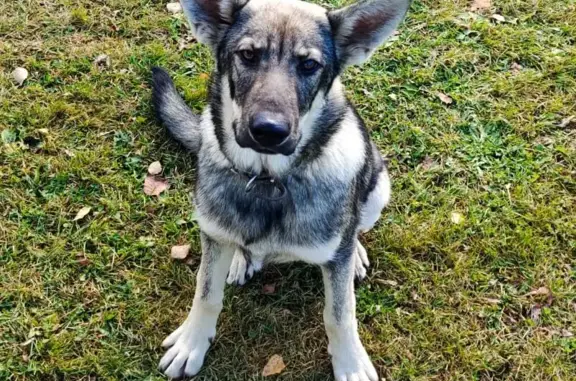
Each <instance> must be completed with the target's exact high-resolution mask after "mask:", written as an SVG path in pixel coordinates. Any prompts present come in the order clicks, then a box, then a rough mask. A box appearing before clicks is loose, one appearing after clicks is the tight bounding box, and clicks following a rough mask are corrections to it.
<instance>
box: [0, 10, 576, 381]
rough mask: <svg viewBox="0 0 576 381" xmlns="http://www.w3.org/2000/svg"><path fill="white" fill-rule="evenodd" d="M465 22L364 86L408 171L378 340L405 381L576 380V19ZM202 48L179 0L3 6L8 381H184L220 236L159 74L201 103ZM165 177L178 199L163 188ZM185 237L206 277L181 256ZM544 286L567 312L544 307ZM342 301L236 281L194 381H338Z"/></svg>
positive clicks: (536, 16) (414, 48)
mask: <svg viewBox="0 0 576 381" xmlns="http://www.w3.org/2000/svg"><path fill="white" fill-rule="evenodd" d="M331 3H332V5H335V4H336V3H338V2H337V1H332V2H331ZM340 3H341V2H340ZM468 7H469V4H468V3H467V2H466V1H463V0H439V1H432V0H419V1H416V2H415V3H414V4H413V5H412V8H411V12H410V14H409V17H408V19H407V21H406V22H405V23H404V24H403V26H402V27H401V29H400V34H399V35H397V36H395V37H394V38H393V40H392V41H391V42H389V43H387V45H386V46H385V47H384V48H383V49H381V50H380V51H379V52H378V53H377V54H376V56H375V57H374V59H373V60H372V61H371V62H370V63H369V64H368V65H366V66H364V67H362V68H351V69H349V70H348V71H347V72H346V74H345V76H344V80H345V83H346V85H347V89H348V92H349V95H350V97H351V98H352V100H353V101H354V102H355V103H356V105H357V106H358V109H359V111H360V113H361V114H362V116H363V117H364V118H365V119H366V121H367V124H368V126H369V127H370V129H371V133H372V136H373V138H374V139H375V141H377V142H378V145H379V146H380V147H381V149H382V151H383V152H384V153H386V154H387V155H388V156H389V158H390V160H391V167H390V171H391V173H392V175H393V178H394V200H393V204H392V205H391V207H390V208H389V209H388V210H387V212H386V213H385V215H384V216H383V218H382V221H381V223H380V224H379V225H378V228H377V229H376V230H374V231H373V232H371V233H370V234H368V235H367V236H365V237H364V240H365V243H366V246H367V248H368V249H369V254H370V257H371V261H372V264H373V266H372V269H371V272H370V276H369V278H368V279H367V280H366V281H365V282H364V283H363V284H362V285H361V286H360V287H359V288H358V291H357V295H358V316H359V322H360V327H361V335H362V337H363V340H364V343H365V345H366V347H367V349H368V352H369V353H370V354H371V356H372V358H373V360H374V362H375V364H376V366H377V368H378V369H379V372H380V374H381V377H385V379H386V380H438V381H440V380H483V381H484V380H485V381H488V380H530V381H533V380H576V338H575V337H574V336H571V334H572V333H576V144H575V141H576V119H575V120H574V121H572V122H570V123H567V122H566V120H567V119H566V118H568V117H570V116H573V115H576V48H575V42H576V3H575V2H574V0H552V1H541V0H534V1H530V2H527V1H519V0H495V1H494V4H493V5H492V8H491V10H490V11H486V12H485V13H482V12H480V14H479V16H475V15H474V14H472V13H469V12H468ZM493 13H498V14H501V15H502V16H504V17H505V20H506V21H505V22H499V21H497V20H495V19H492V18H490V15H491V14H493ZM186 33H187V29H186V25H185V21H184V20H183V18H182V17H177V16H171V15H170V14H168V12H166V10H165V3H164V2H153V1H149V0H110V1H106V2H100V1H88V0H79V1H71V0H45V1H42V2H37V1H26V0H14V1H10V2H2V3H0V36H2V37H1V38H0V132H1V137H2V140H1V141H0V290H1V291H0V379H2V380H50V379H54V380H56V379H58V380H61V379H67V380H73V379H78V380H94V379H100V380H120V379H122V380H132V379H134V380H142V379H146V380H161V379H163V377H162V376H161V374H160V373H159V372H158V371H157V370H156V364H157V362H158V360H159V358H160V357H161V354H162V350H161V349H160V342H161V340H162V339H163V338H164V337H165V336H166V335H167V334H168V333H170V332H171V331H172V330H173V329H174V328H176V327H177V325H178V324H179V322H180V321H182V319H183V318H184V317H185V316H186V314H187V310H188V308H189V305H190V303H191V301H192V296H193V292H194V272H195V268H196V267H197V265H198V260H199V255H197V253H198V252H199V242H198V241H199V239H198V229H197V227H196V225H195V222H194V215H193V210H192V209H191V208H190V203H189V192H190V190H191V186H192V184H193V178H194V170H193V165H192V164H193V163H192V161H191V159H190V158H189V157H188V156H187V155H186V154H185V153H184V152H182V151H181V150H180V149H179V148H178V147H176V146H175V145H174V144H173V143H171V142H170V141H169V139H168V138H167V136H166V135H165V134H164V132H162V130H161V128H160V127H159V126H158V125H157V124H156V123H155V122H154V118H153V116H152V112H151V109H150V89H149V85H148V81H149V78H150V67H151V66H152V65H161V66H164V67H166V68H167V69H168V70H169V71H171V73H172V74H173V75H174V77H175V79H176V82H177V84H178V86H179V88H180V89H181V90H182V91H183V93H184V95H185V97H186V99H187V100H188V102H189V103H190V104H191V105H192V106H193V108H194V109H195V110H198V111H199V110H201V108H202V106H203V105H204V104H205V100H206V90H205V87H206V83H207V73H209V72H210V68H211V67H212V61H211V58H210V55H209V51H208V49H207V48H205V47H202V46H199V45H197V44H193V43H190V44H183V43H182V42H183V41H184V39H185V37H186ZM102 53H105V54H108V55H109V56H110V59H111V67H109V68H105V69H104V70H101V69H99V68H96V67H95V66H94V65H93V63H92V61H93V60H94V59H95V58H96V57H97V56H98V55H99V54H102ZM518 65H520V66H521V68H519V67H518ZM17 66H24V67H26V68H27V69H28V70H29V71H30V73H31V75H30V77H29V78H28V80H27V81H26V82H25V84H24V86H22V87H16V86H14V85H13V83H12V82H11V79H10V73H11V71H12V70H13V69H14V68H15V67H17ZM438 92H442V93H444V94H447V95H449V96H450V97H451V98H452V99H453V103H452V104H449V105H448V104H444V103H442V102H441V101H440V99H439V98H438V96H437V93H438ZM563 120H564V121H565V123H562V121H563ZM155 160H160V161H161V162H162V163H163V165H164V167H165V174H166V176H167V178H168V179H169V181H170V183H171V188H170V190H169V191H168V192H166V193H164V194H163V195H162V196H161V197H159V198H155V197H148V196H146V195H144V193H143V192H142V185H143V179H144V176H145V171H146V167H147V165H148V164H149V163H151V162H152V161H155ZM84 206H89V207H91V208H92V211H91V213H90V214H89V215H88V216H87V217H86V218H84V219H83V220H80V221H77V222H74V221H72V220H73V218H74V216H75V215H76V213H77V211H78V210H79V209H80V208H82V207H84ZM454 213H459V214H454ZM454 216H456V217H460V216H461V221H460V223H454V222H452V219H453V217H454ZM180 243H190V244H192V250H193V253H194V255H193V256H192V259H191V260H190V263H189V264H190V266H186V265H185V264H182V263H177V262H174V261H173V260H171V259H170V257H169V255H168V253H169V250H170V247H171V246H172V245H176V244H180ZM270 283H274V284H275V285H276V292H275V293H274V294H272V295H265V294H263V293H262V291H261V290H262V286H263V285H264V284H270ZM540 287H547V288H548V289H549V290H550V292H551V294H552V295H553V296H550V295H540V296H539V295H527V294H528V293H529V292H531V291H533V290H536V289H538V288H540ZM322 299H323V298H322V282H321V276H320V274H319V271H318V270H317V269H315V268H312V267H308V266H304V265H298V264H297V265H291V266H280V267H270V268H267V269H266V270H265V271H264V273H263V274H261V275H259V276H258V277H257V278H256V279H254V280H252V281H251V282H250V283H249V285H247V286H246V287H244V288H229V289H228V290H227V294H226V300H225V309H224V312H223V314H222V317H221V320H220V324H219V336H218V337H217V340H216V343H215V346H214V347H213V349H212V350H211V351H210V353H209V356H208V359H207V362H206V364H205V367H204V370H203V371H202V373H201V374H200V375H199V376H198V377H197V379H199V380H217V379H218V380H258V379H260V376H259V373H260V371H261V369H262V367H263V366H264V364H265V363H266V361H267V359H268V358H269V357H270V356H271V355H272V354H275V353H278V354H281V355H282V356H283V357H284V360H285V362H286V364H287V368H286V370H285V372H284V373H283V374H282V375H281V376H279V377H277V378H278V379H282V380H329V379H331V368H330V362H329V358H328V355H327V353H326V339H325V334H324V331H323V327H322V319H321V311H322Z"/></svg>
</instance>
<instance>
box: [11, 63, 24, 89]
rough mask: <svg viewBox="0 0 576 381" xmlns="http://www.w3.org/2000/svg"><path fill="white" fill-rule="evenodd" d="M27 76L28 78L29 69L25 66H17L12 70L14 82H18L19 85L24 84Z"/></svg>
mask: <svg viewBox="0 0 576 381" xmlns="http://www.w3.org/2000/svg"><path fill="white" fill-rule="evenodd" d="M26 78H28V70H26V69H24V68H23V67H17V68H16V69H14V71H13V72H12V79H14V82H16V84H17V85H18V86H22V84H23V83H24V81H25V80H26Z"/></svg>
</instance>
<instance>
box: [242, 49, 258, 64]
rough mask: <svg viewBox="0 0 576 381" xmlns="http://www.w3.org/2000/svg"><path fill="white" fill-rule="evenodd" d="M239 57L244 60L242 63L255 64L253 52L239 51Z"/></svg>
mask: <svg viewBox="0 0 576 381" xmlns="http://www.w3.org/2000/svg"><path fill="white" fill-rule="evenodd" d="M240 57H242V60H244V62H247V63H252V64H253V63H255V62H256V59H257V57H256V53H255V52H254V51H253V50H241V51H240Z"/></svg>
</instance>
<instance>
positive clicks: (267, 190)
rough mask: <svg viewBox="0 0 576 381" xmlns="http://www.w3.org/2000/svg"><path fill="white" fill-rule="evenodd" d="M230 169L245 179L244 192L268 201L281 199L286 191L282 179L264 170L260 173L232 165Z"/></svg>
mask: <svg viewBox="0 0 576 381" xmlns="http://www.w3.org/2000/svg"><path fill="white" fill-rule="evenodd" d="M230 171H231V172H232V173H234V174H236V175H239V176H242V177H243V178H244V179H245V180H246V181H247V183H246V187H245V188H244V190H245V191H246V193H252V194H254V196H256V197H258V198H261V199H264V200H268V201H280V200H283V199H284V198H285V197H286V195H287V193H288V191H287V189H286V186H285V185H284V184H283V183H282V181H280V179H278V178H277V177H274V176H272V175H271V174H269V173H268V171H266V170H264V171H263V172H261V173H260V174H256V173H253V172H246V171H241V170H239V169H237V168H235V167H232V168H230Z"/></svg>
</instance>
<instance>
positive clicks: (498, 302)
mask: <svg viewBox="0 0 576 381" xmlns="http://www.w3.org/2000/svg"><path fill="white" fill-rule="evenodd" d="M483 299H484V301H485V302H486V303H490V304H500V302H501V300H500V299H493V298H483Z"/></svg>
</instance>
